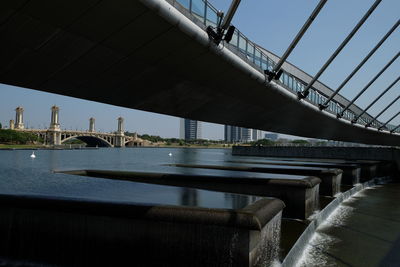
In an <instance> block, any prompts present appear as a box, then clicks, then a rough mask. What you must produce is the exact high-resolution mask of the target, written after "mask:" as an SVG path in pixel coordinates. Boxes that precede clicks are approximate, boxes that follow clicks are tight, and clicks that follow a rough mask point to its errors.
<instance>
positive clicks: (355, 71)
mask: <svg viewBox="0 0 400 267" xmlns="http://www.w3.org/2000/svg"><path fill="white" fill-rule="evenodd" d="M399 24H400V20H397V22H396V23H395V24H394V25H393V27H392V28H391V29H390V30H389V31H388V32H387V33H386V34H385V36H383V38H382V39H381V40H380V41H379V43H378V44H377V45H376V46H375V47H374V48H373V49H372V50H371V51H370V52H369V53H368V55H367V56H366V57H365V58H364V59H363V60H362V61H361V62H360V64H358V66H357V67H356V68H355V69H354V70H353V71H352V72H351V73H350V74H349V76H347V78H346V79H345V80H344V81H343V82H342V84H341V85H339V87H338V88H337V89H336V90H335V92H334V93H333V94H332V95H331V96H330V97H329V98H328V99H327V100H326V101H325V103H323V104H320V105H319V108H320V109H321V110H323V109H326V108H327V107H328V105H329V102H330V101H331V100H332V99H333V98H334V97H335V96H336V95H337V94H338V93H339V92H340V90H342V88H343V87H344V86H345V85H346V84H347V82H348V81H349V80H350V79H351V78H353V76H354V75H355V74H356V73H357V72H358V71H359V70H360V69H361V67H362V66H363V65H364V64H365V62H367V61H368V59H369V58H370V57H371V56H372V55H373V54H374V53H375V52H376V50H378V48H379V47H380V46H381V45H382V44H383V43H384V42H385V41H386V39H387V38H388V37H389V36H390V35H391V34H392V33H393V32H394V30H396V28H397V27H398V26H399Z"/></svg>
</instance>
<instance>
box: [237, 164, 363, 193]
mask: <svg viewBox="0 0 400 267" xmlns="http://www.w3.org/2000/svg"><path fill="white" fill-rule="evenodd" d="M230 162H232V163H245V164H258V165H272V166H274V165H277V166H286V167H290V168H295V167H312V168H326V169H340V170H342V171H343V173H342V177H341V182H340V181H339V179H336V181H335V184H336V186H339V187H340V184H345V185H355V184H357V183H359V182H360V174H361V167H360V166H359V165H357V164H345V163H333V162H330V163H329V162H315V161H312V160H310V161H307V159H291V158H284V159H277V158H263V161H243V160H242V161H239V160H236V161H230ZM315 176H318V175H315ZM318 177H319V176H318ZM322 183H324V181H322ZM337 189H338V190H340V188H337ZM339 192H340V191H336V190H335V189H332V195H331V196H334V195H335V194H337V193H339ZM320 193H321V194H325V193H326V192H324V190H323V189H322V188H321V185H320ZM327 195H329V193H327Z"/></svg>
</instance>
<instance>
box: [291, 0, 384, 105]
mask: <svg viewBox="0 0 400 267" xmlns="http://www.w3.org/2000/svg"><path fill="white" fill-rule="evenodd" d="M381 2H382V0H376V1H375V3H374V4H373V5H372V6H371V7H370V8H369V9H368V11H367V13H366V14H365V15H364V16H363V17H362V19H361V20H360V21H359V22H358V23H357V25H356V26H355V27H354V28H353V30H352V31H351V32H350V34H349V35H347V37H346V39H345V40H344V41H343V42H342V43H341V44H340V46H339V47H338V48H337V49H336V51H335V52H334V53H333V54H332V55H331V57H330V58H329V59H328V61H326V62H325V64H324V65H323V66H322V68H321V69H320V70H319V71H318V73H317V74H316V75H315V76H314V78H313V79H312V80H311V81H310V82H309V83H308V85H307V86H306V88H305V89H304V90H303V91H301V92H298V93H297V95H298V97H299V99H303V98H306V97H307V96H308V94H309V90H310V88H311V86H313V84H314V83H315V82H316V81H317V80H318V78H319V77H320V76H321V75H322V73H324V71H325V70H326V69H327V68H328V66H329V65H330V64H331V63H332V61H333V60H334V59H335V58H336V56H337V55H338V54H339V53H340V52H341V51H342V49H343V48H344V47H345V46H346V44H347V43H348V42H349V41H350V40H351V38H353V36H354V34H355V33H356V32H357V31H358V30H359V29H360V27H361V26H362V25H363V24H364V22H365V21H366V20H367V19H368V17H369V16H370V15H371V14H372V12H374V10H375V8H376V7H377V6H378V5H379V4H380V3H381Z"/></svg>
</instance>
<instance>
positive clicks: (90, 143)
mask: <svg viewBox="0 0 400 267" xmlns="http://www.w3.org/2000/svg"><path fill="white" fill-rule="evenodd" d="M70 139H78V140H81V141H82V142H84V143H86V146H87V147H96V146H97V147H111V145H110V143H108V142H107V141H105V140H103V139H101V138H98V137H95V136H74V137H72V138H68V139H64V140H62V141H61V143H64V142H65V141H67V140H70Z"/></svg>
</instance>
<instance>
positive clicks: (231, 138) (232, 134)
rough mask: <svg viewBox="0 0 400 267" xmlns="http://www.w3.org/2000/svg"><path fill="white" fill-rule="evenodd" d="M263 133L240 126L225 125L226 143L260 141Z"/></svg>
mask: <svg viewBox="0 0 400 267" xmlns="http://www.w3.org/2000/svg"><path fill="white" fill-rule="evenodd" d="M260 135H261V131H260V130H253V129H249V128H243V127H238V126H230V125H225V132H224V139H225V142H229V143H235V142H251V141H255V140H258V139H260Z"/></svg>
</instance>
